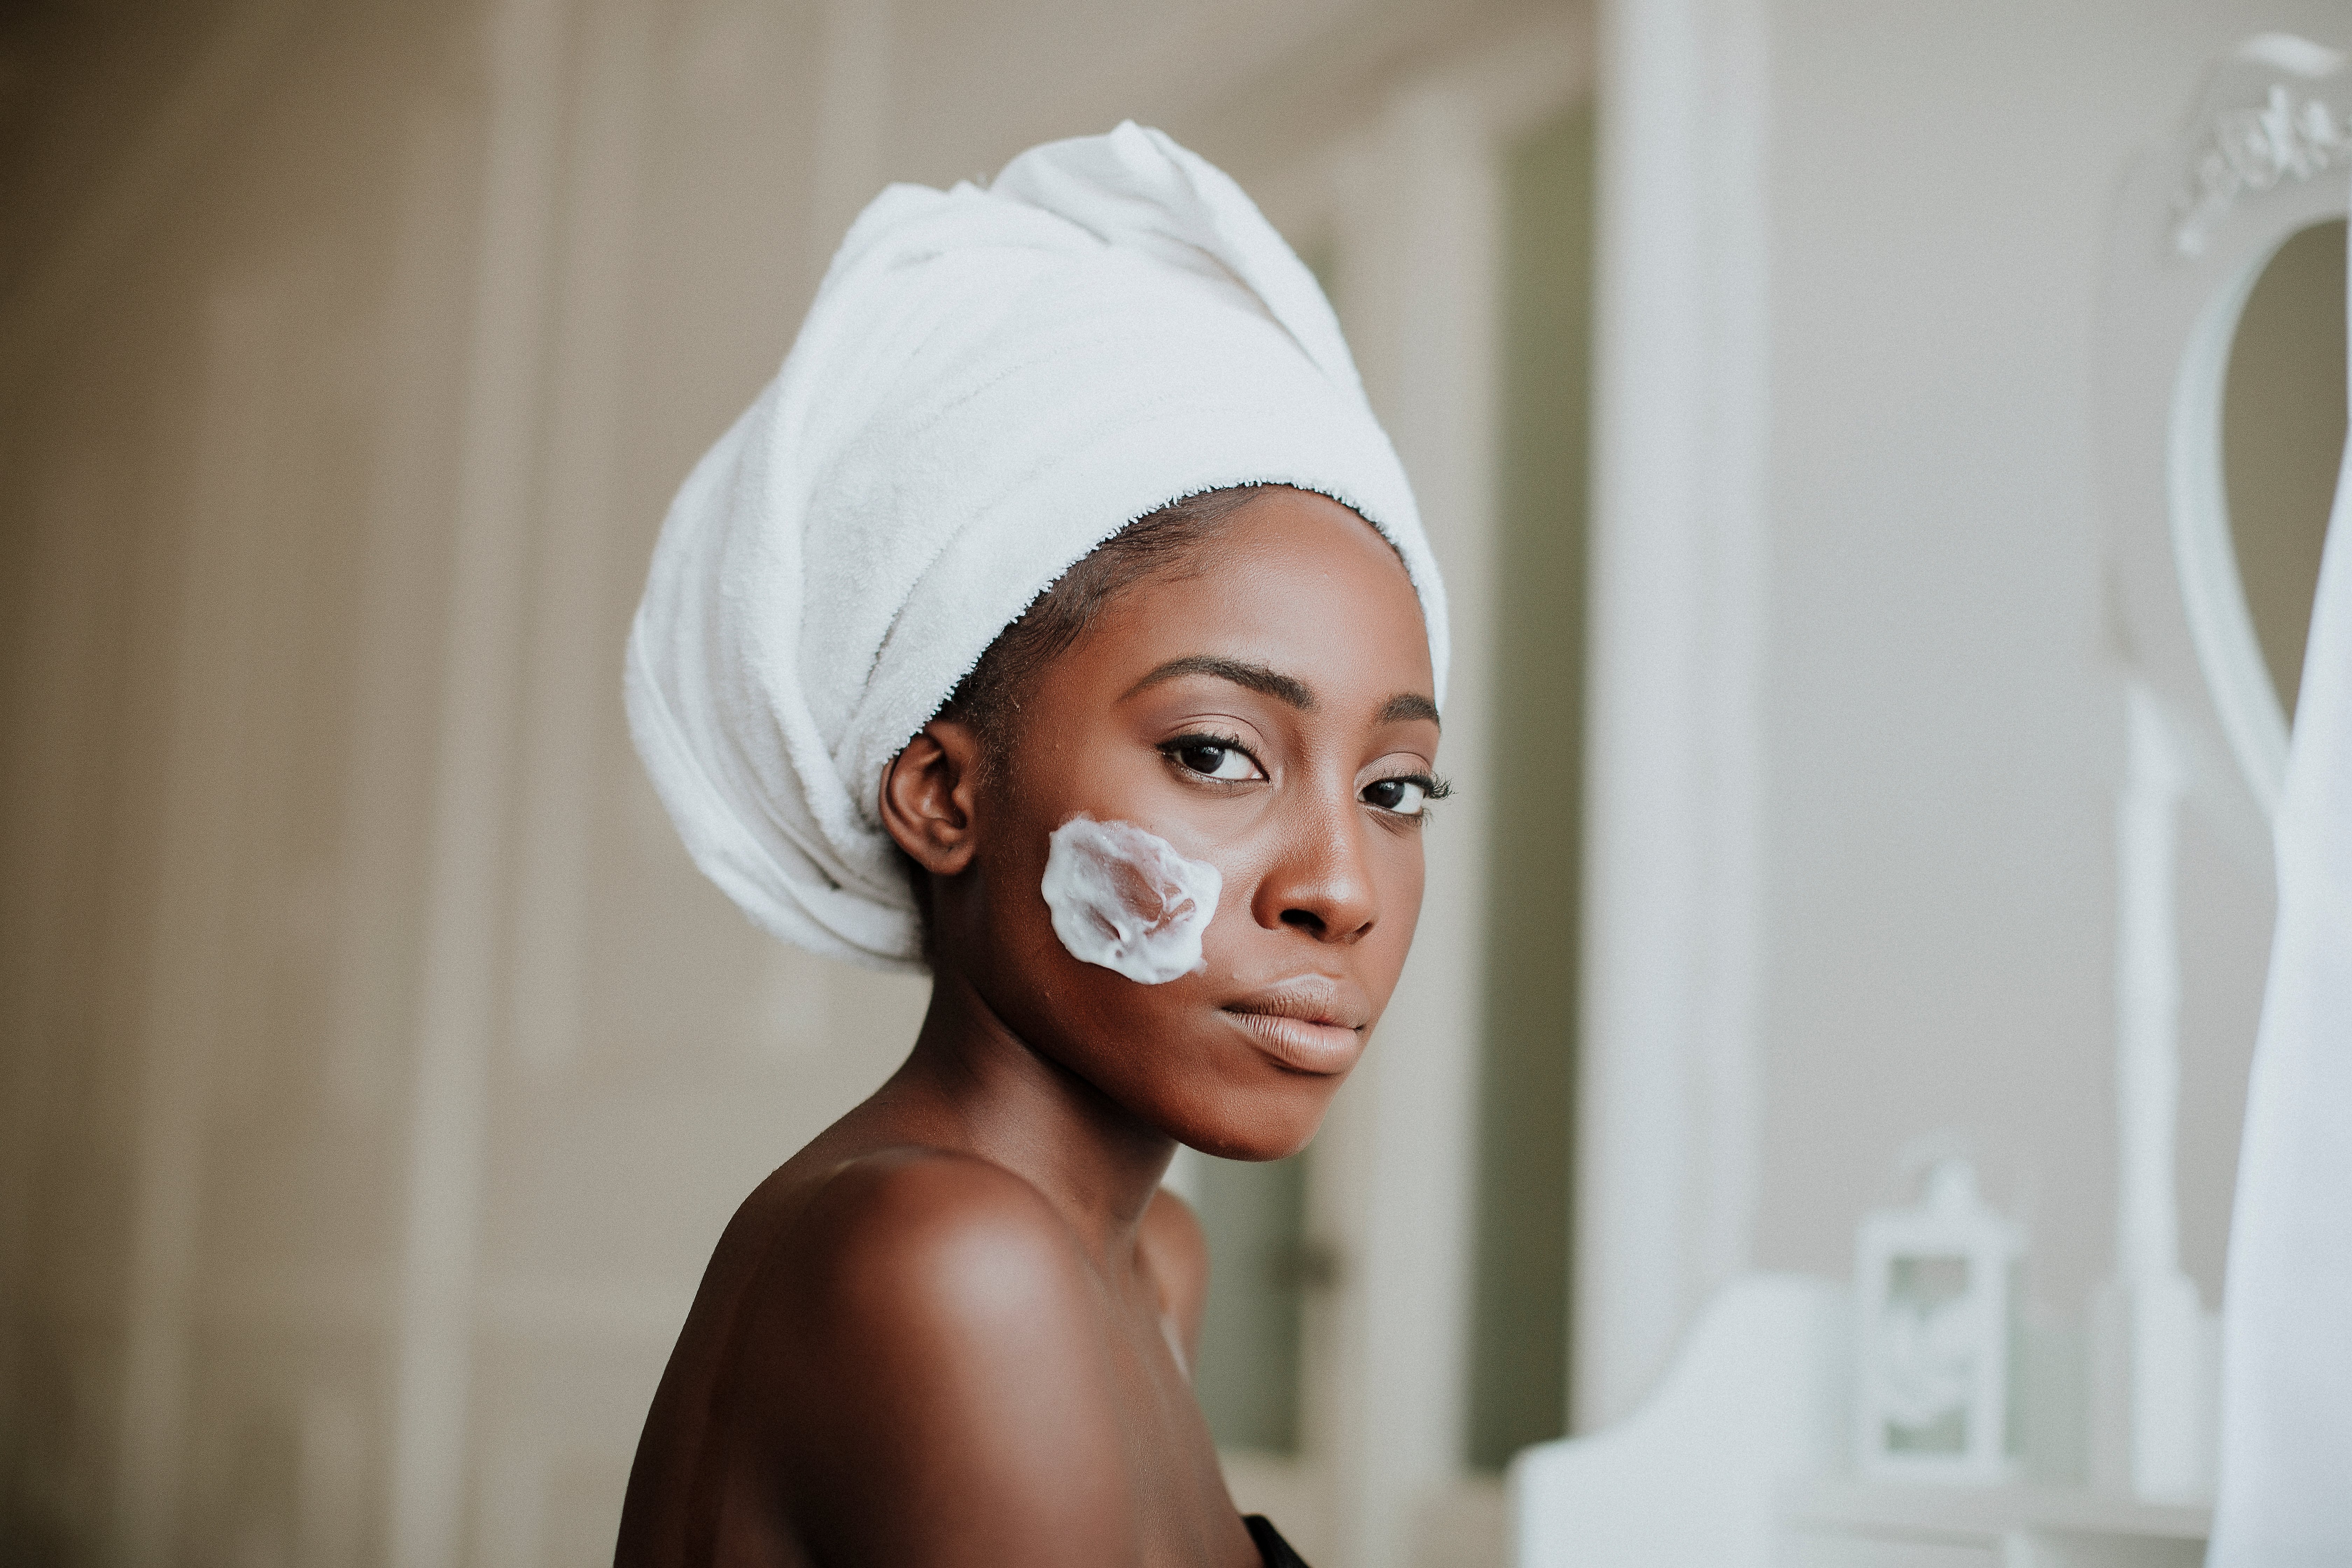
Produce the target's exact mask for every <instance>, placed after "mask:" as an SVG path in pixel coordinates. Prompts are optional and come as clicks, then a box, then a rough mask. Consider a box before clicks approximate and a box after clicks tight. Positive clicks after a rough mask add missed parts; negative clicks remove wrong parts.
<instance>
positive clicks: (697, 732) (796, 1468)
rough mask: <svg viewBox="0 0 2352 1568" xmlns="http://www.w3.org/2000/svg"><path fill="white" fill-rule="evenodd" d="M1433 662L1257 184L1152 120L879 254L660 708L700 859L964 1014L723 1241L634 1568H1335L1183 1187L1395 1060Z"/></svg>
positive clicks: (949, 203)
mask: <svg viewBox="0 0 2352 1568" xmlns="http://www.w3.org/2000/svg"><path fill="white" fill-rule="evenodd" d="M1131 520H1135V521H1131ZM1443 679H1444V601H1443V596H1442V590H1441V589H1440V587H1439V584H1438V579H1437V575H1436V572H1435V568H1434V565H1433V563H1432V561H1431V559H1430V556H1429V552H1428V548H1427V544H1426V542H1425V541H1424V539H1423V534H1422V531H1421V528H1420V524H1419V521H1418V519H1417V516H1416V514H1415V512H1414V510H1413V504H1412V494H1411V491H1410V489H1408V488H1407V486H1406V483H1405V480H1404V476H1403V474H1402V470H1401V469H1400V468H1398V466H1397V463H1396V460H1395V458H1394V455H1393V453H1392V452H1391V450H1390V448H1389V446H1388V443H1387V441H1386V439H1385V437H1382V436H1381V432H1380V430H1379V427H1378V426H1377V425H1376V424H1375V423H1374V422H1373V420H1372V418H1371V416H1370V412H1369V410H1368V409H1367V407H1366V406H1365V405H1364V401H1363V396H1362V393H1361V390H1360V386H1359V384H1358V383H1357V381H1356V376H1355V372H1354V369H1353V366H1352V364H1351V363H1349V359H1348V357H1347V350H1346V347H1345V345H1344V343H1343V342H1341V341H1340V338H1339V331H1338V328H1337V326H1336V323H1335V322H1334V321H1332V318H1331V316H1330V312H1329V309H1328V306H1327V305H1326V304H1325V303H1324V301H1323V299H1322V296H1321V294H1320V292H1319V290H1318V289H1317V288H1316V287H1315V284H1314V282H1313V280H1312V279H1311V278H1309V277H1308V275H1307V272H1306V271H1305V269H1304V268H1302V267H1300V266H1299V264H1298V262H1297V259H1296V258H1294V257H1293V256H1292V255H1291V254H1290V252H1289V251H1288V250H1287V249H1286V247H1283V245H1282V243H1281V241H1280V240H1279V239H1278V238H1276V237H1275V235H1274V234H1273V231H1272V230H1271V229H1270V228H1269V227H1268V226H1266V225H1265V221H1264V220H1263V218H1261V217H1260V216H1258V214H1257V213H1256V211H1255V208H1254V207H1252V206H1251V205H1250V204H1249V202H1248V200H1247V198H1246V197H1244V195H1242V194H1241V192H1240V191H1239V190H1238V189H1237V188H1236V187H1234V185H1233V184H1232V182H1231V181H1229V180H1227V179H1225V178H1224V176H1223V175H1222V174H1218V173H1217V171H1215V170H1214V169H1213V168H1211V167H1210V166H1209V165H1208V164H1206V163H1202V162H1201V161H1200V160H1199V159H1197V158H1195V157H1193V156H1192V154H1190V153H1185V152H1184V151H1183V150H1182V149H1181V148H1179V147H1177V146H1176V145H1175V144H1174V143H1173V142H1169V141H1168V140H1167V139H1166V138H1165V137H1162V136H1160V135H1159V134H1158V133H1156V132H1145V131H1140V130H1138V129H1137V128H1135V127H1134V126H1132V125H1128V126H1122V127H1121V128H1120V129H1119V130H1118V132H1113V133H1112V134H1111V135H1109V136H1107V137H1096V138H1088V139H1085V140H1081V141H1076V142H1060V143H1055V144H1051V145H1049V146H1046V147H1043V148H1039V149H1036V150H1034V151H1033V152H1031V153H1026V154H1024V156H1023V157H1022V158H1020V159H1017V160H1015V161H1014V163H1013V164H1012V165H1010V166H1009V167H1008V168H1007V169H1006V170H1005V171H1004V173H1003V174H1001V175H1000V176H999V177H998V179H997V180H996V181H995V182H993V183H992V185H991V186H990V187H989V189H988V190H986V191H981V190H977V189H975V188H973V187H971V186H959V187H958V188H957V189H956V190H954V191H952V192H948V193H939V192H933V191H924V190H918V189H915V188H912V187H896V188H894V189H892V190H891V191H888V192H886V193H885V194H884V195H883V196H882V197H881V198H879V199H878V200H877V202H876V203H875V205H873V206H872V207H871V208H869V209H868V210H867V212H866V215H865V216H863V217H861V218H860V219H859V221H858V223H857V225H856V226H855V227H854V228H853V229H852V231H851V233H850V236H849V238H848V240H847V241H846V242H845V245H844V247H843V250H842V253H841V255H840V257H839V258H836V260H835V263H834V266H833V268H832V269H831V271H830V272H829V273H828V275H827V278H826V281H825V284H824V289H822V290H821V291H820V294H819V297H818V300H817V302H816V304H815V306H814V308H813V309H812V310H811V313H810V317H809V320H808V321H807V323H806V324H805V325H804V326H803V330H802V333H801V337H800V339H799V341H798V342H797V343H796V344H795V347H794V349H793V355H792V357H791V358H790V359H789V360H788V361H787V362H786V364H785V367H784V369H783V371H782V374H780V375H779V376H778V378H777V380H776V382H775V383H774V384H772V385H771V386H770V387H769V389H768V390H767V392H766V393H764V394H763V395H762V396H761V399H760V400H759V402H757V403H755V404H754V405H753V406H752V409H751V412H750V413H749V414H747V415H746V416H745V417H744V418H743V419H742V420H741V421H740V422H739V423H738V424H737V426H735V428H734V429H733V430H731V431H730V433H729V434H728V436H727V437H725V438H723V439H722V440H721V441H720V443H719V446H718V447H716V448H714V449H713V451H712V452H711V454H710V455H709V457H707V458H705V459H704V461H703V462H702V464H701V465H700V466H699V467H698V468H697V470H696V472H695V474H694V476H693V477H692V478H690V479H688V482H687V485H686V486H685V488H684V489H682V490H681V492H680V494H679V497H678V500H677V503H676V504H675V505H674V507H673V509H672V511H671V515H670V518H669V520H668V521H667V523H666V525H665V527H664V531H663V538H662V542H661V544H660V546H659V548H658V549H657V550H656V556H655V562H654V567H653V571H652V574H651V577H650V580H649V582H648V584H647V588H646V600H645V603H644V605H643V606H642V607H641V608H640V611H639V614H638V619H637V623H636V626H635V631H634V633H633V636H632V639H631V650H630V665H629V670H628V696H629V704H630V713H631V719H632V725H633V729H634V731H635V736H636V739H637V742H638V747H639V751H640V753H641V754H642V755H643V756H644V757H645V759H646V765H647V769H648V772H649V773H651V774H652V776H653V778H654V781H655V784H656V788H657V789H658V790H659V791H660V793H661V795H662V796H663V799H664V801H665V803H666V804H667V805H668V807H669V809H670V812H671V815H672V816H673V818H674V820H676V821H677V825H678V827H679V829H680V832H681V835H682V836H683V837H684V838H685V840H686V842H687V844H688V848H689V849H690V850H691V852H692V853H693V854H694V856H695V858H696V860H697V862H698V864H699V865H700V866H701V867H702V868H703V869H704V870H705V871H706V872H708V873H709V875H710V876H711V877H712V878H713V879H715V880H716V881H718V882H719V885H720V886H721V887H722V888H724V889H726V890H727V891H728V892H729V893H730V895H732V896H733V897H734V898H735V899H736V900H738V902H740V904H742V906H743V907H744V908H745V910H747V912H749V913H750V914H751V916H752V917H753V918H754V919H755V920H757V921H760V922H761V924H762V925H764V926H766V927H767V928H768V929H770V930H771V931H774V932H775V933H776V934H778V935H780V936H782V937H783V938H785V939H786V940H789V941H793V942H800V943H802V944H803V945H806V946H809V947H811V948H813V949H814V950H816V951H818V952H828V953H833V954H835V955H838V956H844V957H848V958H852V959H856V960H862V961H865V962H869V963H896V964H900V965H910V966H911V965H920V966H925V967H928V968H929V971H930V973H931V975H932V996H931V1004H930V1009H929V1014H928V1016H926V1018H925V1021H924V1024H923V1027H922V1030H921V1033H920V1035H919V1037H918V1038H917V1040H916V1042H915V1046H914V1048H913V1051H912V1052H911V1054H910V1055H909V1056H908V1059H907V1062H906V1064H905V1066H903V1067H902V1068H900V1069H899V1070H898V1073H897V1074H896V1075H895V1076H894V1077H893V1078H892V1079H890V1080H889V1081H888V1082H887V1084H885V1085H884V1086H883V1088H882V1089H880V1090H878V1091H877V1093H876V1094H875V1095H874V1096H873V1098H871V1099H870V1100H866V1102H865V1103H864V1104H862V1105H860V1106H859V1107H857V1108H856V1110H853V1111H851V1112H850V1113H849V1114H848V1115H847V1116H845V1117H844V1118H843V1119H842V1120H841V1121H838V1122H836V1123H835V1124H834V1125H833V1126H832V1127H831V1128H829V1129H827V1130H826V1131H824V1133H823V1134H822V1135H820V1136H819V1137H818V1138H817V1139H816V1140H815V1141H814V1142H812V1143H811V1144H810V1145H808V1147H806V1148H804V1149H803V1150H802V1151H801V1152H799V1153H797V1154H795V1155H794V1156H793V1158H792V1159H791V1160H790V1161H788V1162H787V1163H785V1164H784V1165H783V1166H782V1168H780V1169H779V1170H778V1171H776V1172H775V1173H774V1174H773V1175H772V1176H770V1177H769V1178H768V1180H767V1181H766V1182H764V1183H762V1184H761V1186H760V1187H759V1189H758V1190H757V1191H755V1192H754V1193H753V1194H751V1197H750V1199H748V1200H747V1201H746V1202H745V1204H744V1205H743V1206H742V1208H741V1209H740V1211H739V1212H738V1213H737V1215H736V1216H735V1218H734V1220H733V1221H732V1222H731V1223H730V1226H728V1229H727V1231H726V1233H725V1235H724V1236H723V1237H721V1239H720V1241H719V1247H718V1250H717V1252H716V1254H715V1255H714V1256H713V1258H712V1259H711V1263H710V1267H709V1271H708V1273H707V1274H706V1276H705V1278H704V1280H703V1284H702V1287H701V1289H700V1291H699V1293H698V1296H697V1298H696V1300H695V1305H694V1308H693V1310H692V1313H691V1314H690V1316H689V1317H688V1321H687V1324H686V1327H685V1329H684V1331H682V1332H681V1334H680V1336H679V1340H678V1344H677V1350H676V1352H674V1354H673V1355H672V1357H671V1360H670V1363H669V1366H668V1369H667V1373H665V1375H664V1377H663V1380H662V1384H661V1386H660V1390H659V1392H658V1393H657V1394H656V1397H655V1400H654V1405H653V1408H652V1410H651V1412H650V1414H649V1415H648V1416H647V1418H646V1430H645V1436H644V1438H643V1440H642V1443H641V1445H640V1447H639V1449H638V1453H637V1460H636V1465H635V1469H634V1471H633V1472H632V1475H631V1478H630V1483H629V1491H628V1499H627V1504H626V1508H625V1513H624V1516H623V1521H622V1528H621V1538H620V1546H619V1552H618V1559H617V1560H618V1563H620V1564H621V1565H622V1568H686V1565H692V1568H702V1565H704V1564H716V1563H725V1564H746V1565H749V1564H760V1565H769V1564H777V1565H782V1564H802V1563H812V1564H814V1563H825V1564H851V1563H874V1564H885V1563H887V1564H900V1565H903V1564H935V1563H936V1564H947V1563H973V1564H982V1563H986V1564H999V1563H1002V1564H1014V1563H1018V1564H1053V1563H1068V1564H1071V1565H1073V1568H1078V1565H1084V1568H1102V1565H1104V1564H1112V1563H1133V1564H1160V1563H1167V1564H1177V1563H1183V1564H1221V1565H1226V1568H1242V1565H1245V1564H1254V1563H1259V1562H1265V1563H1273V1564H1280V1563H1293V1562H1296V1561H1297V1559H1296V1558H1295V1556H1293V1555H1292V1554H1291V1553H1290V1552H1289V1549H1288V1548H1287V1547H1286V1546H1285V1545H1284V1544H1283V1543H1282V1542H1281V1540H1280V1538H1279V1536H1278V1535H1276V1533H1275V1531H1273V1529H1272V1527H1271V1526H1270V1525H1267V1524H1266V1523H1265V1521H1261V1520H1255V1519H1254V1520H1251V1521H1243V1520H1242V1519H1241V1518H1239V1517H1238V1516H1237V1514H1236V1513H1235V1510H1234V1507H1233V1504H1232V1502H1231V1500H1230V1498H1229V1497H1228V1495H1227V1493H1226V1490H1225V1488H1224V1484H1223V1479H1222V1477H1221V1475H1220V1473H1219V1470H1218V1467H1217V1459H1216V1454H1215V1450H1214V1448H1213V1445H1212V1443H1211V1441H1210V1437H1209V1434H1208V1431H1207V1428H1206V1426H1205V1425H1204V1424H1203V1422H1202V1417H1201V1414H1200V1410H1199V1407H1198V1405H1196V1404H1195V1402H1194V1400H1193V1398H1192V1391H1191V1382H1190V1367H1191V1364H1192V1354H1193V1348H1194V1342H1195V1337H1196V1335H1197V1331H1198V1329H1199V1325H1200V1318H1201V1309H1202V1302H1203V1300H1204V1298H1205V1293H1206V1284H1207V1272H1208V1258H1207V1255H1206V1250H1205V1247H1204V1246H1203V1244H1202V1237H1201V1232H1200V1228H1199V1226H1197V1224H1196V1223H1195V1222H1194V1221H1193V1219H1192V1215H1191V1214H1190V1213H1189V1212H1188V1211H1187V1210H1186V1209H1185V1207H1184V1205H1183V1204H1182V1203H1181V1201H1180V1200H1179V1199H1177V1198H1175V1197H1174V1196H1172V1195H1171V1194H1168V1193H1166V1192H1164V1191H1161V1190H1160V1186H1159V1183H1160V1177H1161V1175H1162V1173H1164V1172H1165V1170H1166V1168H1167V1165H1168V1162H1169V1160H1170V1158H1171V1155H1172V1153H1173V1152H1174V1148H1175V1145H1176V1144H1177V1143H1178V1142H1182V1143H1186V1144H1189V1145H1191V1146H1192V1147H1194V1148H1198V1149H1201V1150H1204V1151H1206V1152H1211V1153H1213V1154H1218V1155H1223V1156H1227V1157H1232V1158H1241V1159H1256V1160H1265V1159H1276V1158H1280V1157H1281V1156H1283V1155H1286V1154H1288V1153H1291V1152H1294V1151H1296V1150H1297V1149H1298V1148H1299V1147H1301V1146H1302V1145H1303V1144H1304V1143H1305V1142H1307V1139H1308V1138H1310V1137H1311V1136H1312V1135H1313V1133H1314V1131H1315V1129H1316V1127H1317V1126H1318V1123H1319V1122H1320V1121H1321V1119H1322V1116H1323V1114H1324V1111H1325V1110H1326V1109H1327V1108H1328V1104H1329V1102H1330V1099H1331V1096H1332V1094H1333V1092H1334V1091H1335V1090H1336V1089H1338V1087H1339V1083H1340V1082H1341V1081H1342V1079H1344V1078H1345V1077H1346V1075H1347V1073H1348V1071H1349V1068H1352V1067H1353V1065H1354V1064H1355V1062H1356V1060H1357V1059H1358V1058H1359V1057H1360V1054H1361V1052H1362V1050H1363V1048H1364V1045H1365V1041H1366V1039H1367V1037H1368V1036H1369V1035H1370V1030H1371V1027H1372V1025H1373V1024H1374V1022H1375V1021H1376V1020H1377V1019H1378V1017H1379V1016H1380V1012H1381V1008H1382V1007H1383V1006H1384V1005H1385V1004H1386V1003H1387V1001H1388V997H1389V994H1390V992H1391V988H1392V987H1393V986H1394V984H1395V982H1396V978H1397V974H1398V972H1399V970H1400V969H1401V967H1402V963H1403V961H1404V955H1405V952H1406V949H1407V947H1408V945H1409V943H1410V942H1411V938H1412V926H1413V921H1414V918H1415V915H1416V913H1417V911H1418V908H1419V903H1420V898H1421V889H1422V846H1421V839H1420V829H1421V825H1422V823H1423V821H1424V820H1425V816H1424V807H1425V806H1426V805H1427V803H1428V802H1430V801H1431V800H1433V799H1434V798H1436V797H1437V796H1439V795H1443V794H1444V785H1443V784H1440V783H1439V782H1438V780H1437V777H1436V774H1435V771H1434V763H1435V760H1436V752H1437V742H1438V703H1439V701H1440V700H1441V698H1442V693H1443V685H1442V683H1443Z"/></svg>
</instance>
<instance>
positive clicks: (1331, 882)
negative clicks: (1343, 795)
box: [1251, 799, 1380, 942]
mask: <svg viewBox="0 0 2352 1568" xmlns="http://www.w3.org/2000/svg"><path fill="white" fill-rule="evenodd" d="M1354 805H1355V803H1354V801H1353V800H1352V799H1351V800H1349V802H1348V807H1347V808H1346V809H1343V810H1342V811H1340V812H1338V813H1335V814H1328V815H1327V814H1324V813H1318V814H1317V815H1318V817H1320V818H1321V819H1320V820H1318V821H1315V822H1311V823H1302V824H1300V825H1299V830H1298V831H1297V834H1296V835H1295V836H1293V837H1291V838H1290V839H1289V840H1288V841H1287V842H1286V845H1285V846H1284V848H1283V852H1282V855H1281V858H1279V859H1277V860H1276V862H1275V864H1274V865H1273V866H1272V867H1271V868H1268V870H1267V872H1266V874H1265V876H1264V877H1263V878H1261V879H1259V881H1258V885H1257V891H1256V895H1255V898H1254V899H1253V900H1252V901H1251V913H1252V914H1254V915H1255V917H1256V919H1257V922H1258V924H1260V925H1261V926H1264V927H1265V928H1267V929H1268V930H1272V929H1273V928H1274V927H1276V926H1288V927H1290V928H1291V929H1292V930H1294V931H1304V932H1306V933H1307V935H1309V936H1311V937H1313V938H1315V939H1316V940H1317V941H1318V942H1356V941H1358V940H1360V939H1361V938H1362V937H1363V935H1364V934H1365V933H1366V932H1367V931H1370V930H1371V929H1372V923H1373V921H1377V920H1378V919H1379V918H1380V898H1379V895H1378V893H1377V892H1376V891H1375V889H1373V886H1372V874H1371V866H1370V861H1369V858H1367V856H1366V855H1365V853H1364V841H1363V835H1364V833H1365V831H1366V826H1367V825H1366V824H1365V823H1364V822H1363V821H1362V820H1361V816H1362V814H1361V813H1360V812H1359V811H1357V810H1355V809H1354Z"/></svg>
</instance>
